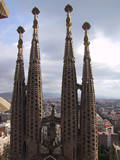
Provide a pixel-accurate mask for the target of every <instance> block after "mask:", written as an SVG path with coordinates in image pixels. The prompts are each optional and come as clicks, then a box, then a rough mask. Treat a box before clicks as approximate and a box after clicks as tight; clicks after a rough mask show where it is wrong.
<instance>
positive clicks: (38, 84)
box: [26, 8, 43, 158]
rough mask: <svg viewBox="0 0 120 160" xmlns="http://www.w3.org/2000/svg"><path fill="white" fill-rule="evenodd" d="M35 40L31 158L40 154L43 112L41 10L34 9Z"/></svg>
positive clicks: (29, 96)
mask: <svg viewBox="0 0 120 160" xmlns="http://www.w3.org/2000/svg"><path fill="white" fill-rule="evenodd" d="M32 13H33V14H34V21H33V39H32V44H31V53H30V62H29V72H28V82H27V104H26V138H27V154H28V155H29V158H31V157H32V156H33V155H37V153H39V144H40V139H41V135H40V128H41V118H42V112H43V106H42V78H41V68H40V51H39V42H38V14H39V10H38V9H37V8H34V9H33V10H32Z"/></svg>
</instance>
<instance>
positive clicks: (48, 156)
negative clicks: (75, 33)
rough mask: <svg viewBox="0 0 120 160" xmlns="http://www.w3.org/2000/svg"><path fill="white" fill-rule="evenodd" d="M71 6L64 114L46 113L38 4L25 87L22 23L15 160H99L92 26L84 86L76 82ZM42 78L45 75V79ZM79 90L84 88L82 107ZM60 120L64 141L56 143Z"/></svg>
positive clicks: (14, 115)
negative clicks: (45, 138)
mask: <svg viewBox="0 0 120 160" xmlns="http://www.w3.org/2000/svg"><path fill="white" fill-rule="evenodd" d="M72 10H73V9H72V7H71V6H70V5H67V6H66V7H65V11H66V12H67V18H66V28H67V32H66V38H65V52H64V62H63V63H64V64H63V76H62V93H61V117H60V118H58V117H56V116H55V111H54V106H52V111H51V115H50V116H49V117H43V96H42V93H43V91H42V77H41V67H40V51H39V40H38V14H39V13H40V11H39V9H38V8H36V7H35V8H33V10H32V13H33V15H34V21H33V38H32V42H31V51H30V61H29V71H28V80H27V85H26V84H25V75H24V60H23V33H24V29H23V27H21V26H20V27H18V29H17V32H18V33H19V40H18V56H17V61H16V69H15V77H14V88H13V96H12V103H11V138H10V148H11V150H10V156H11V157H10V159H11V160H98V136H97V129H96V100H95V92H94V83H93V75H92V68H91V58H90V51H89V45H90V42H89V39H88V30H89V29H90V24H89V23H87V22H85V23H84V24H83V26H82V28H83V30H84V31H85V35H84V58H83V74H82V84H78V83H77V77H76V68H75V56H74V52H73V43H72V32H71V27H72V23H71V15H70V13H71V12H72ZM43 81H44V79H43ZM78 90H80V91H81V101H80V105H79V103H78V94H77V93H78V92H77V91H78ZM46 122H47V123H48V122H49V123H50V127H49V132H50V141H49V144H48V145H47V146H45V145H44V143H43V140H42V138H43V137H42V127H43V126H44V124H45V123H46ZM56 124H60V127H61V141H60V144H59V145H57V146H56V145H55V144H54V140H55V137H56Z"/></svg>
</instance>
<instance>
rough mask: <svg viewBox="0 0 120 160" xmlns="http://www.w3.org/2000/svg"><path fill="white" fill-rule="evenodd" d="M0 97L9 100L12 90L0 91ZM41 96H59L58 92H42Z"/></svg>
mask: <svg viewBox="0 0 120 160" xmlns="http://www.w3.org/2000/svg"><path fill="white" fill-rule="evenodd" d="M0 97H2V98H4V99H6V100H8V101H9V102H10V101H11V99H12V92H5V93H0ZM43 98H60V94H59V93H47V92H46V93H43Z"/></svg>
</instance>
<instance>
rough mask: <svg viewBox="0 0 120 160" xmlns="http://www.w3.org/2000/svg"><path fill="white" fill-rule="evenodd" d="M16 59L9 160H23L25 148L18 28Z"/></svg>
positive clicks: (22, 64)
mask: <svg viewBox="0 0 120 160" xmlns="http://www.w3.org/2000/svg"><path fill="white" fill-rule="evenodd" d="M17 31H18V33H19V41H18V58H17V61H16V70H15V77H14V88H13V95H12V102H11V137H10V148H11V154H10V156H11V160H23V159H24V147H25V142H24V138H25V110H26V106H25V105H26V104H25V101H26V94H25V77H24V63H23V40H22V33H23V32H24V29H23V28H22V27H19V28H18V30H17Z"/></svg>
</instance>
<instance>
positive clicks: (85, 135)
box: [80, 22, 98, 160]
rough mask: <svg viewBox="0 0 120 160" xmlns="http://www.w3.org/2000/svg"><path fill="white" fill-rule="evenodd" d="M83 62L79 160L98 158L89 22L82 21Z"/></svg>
mask: <svg viewBox="0 0 120 160" xmlns="http://www.w3.org/2000/svg"><path fill="white" fill-rule="evenodd" d="M82 28H83V29H84V30H85V36H84V45H85V51H84V64H83V75H82V91H81V110H80V112H81V114H80V132H81V135H80V136H81V138H80V143H81V147H80V151H81V153H80V160H98V141H97V129H96V100H95V92H94V84H93V76H92V68H91V58H90V52H89V44H90V42H89V40H88V29H90V24H89V23H87V22H86V23H84V24H83V26H82Z"/></svg>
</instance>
